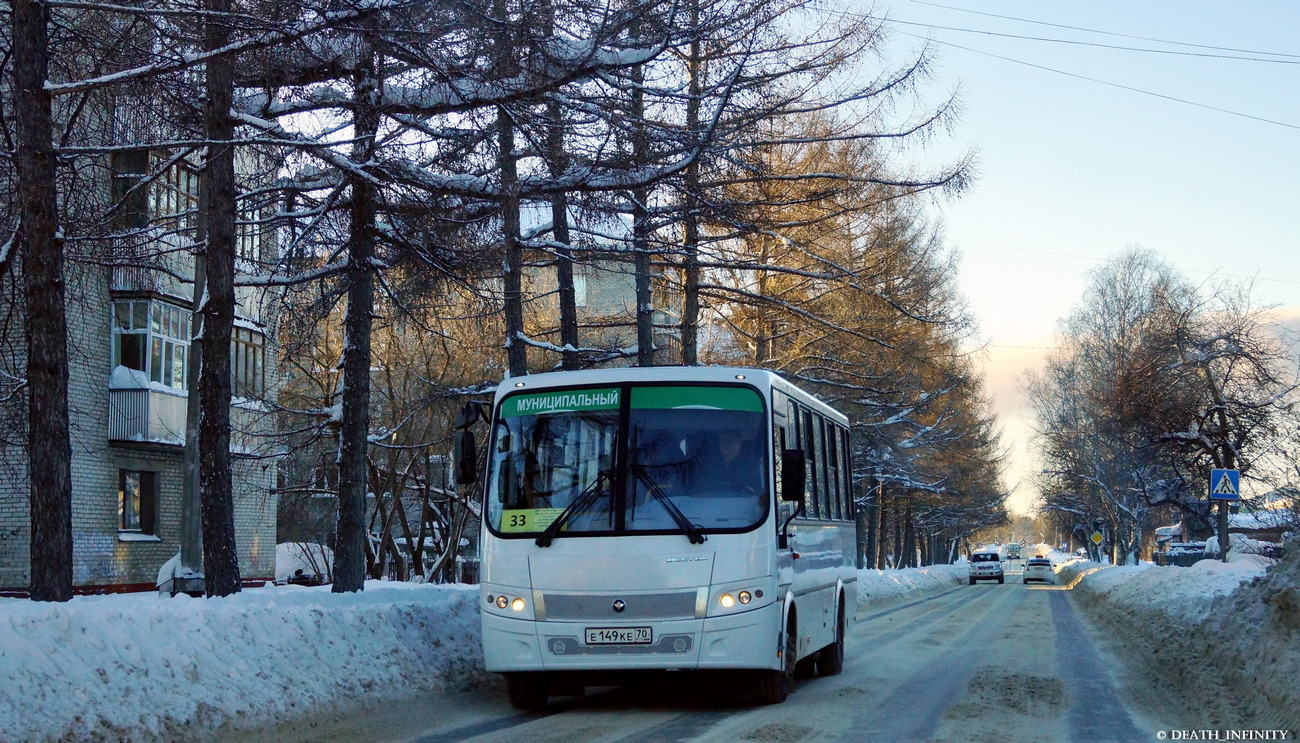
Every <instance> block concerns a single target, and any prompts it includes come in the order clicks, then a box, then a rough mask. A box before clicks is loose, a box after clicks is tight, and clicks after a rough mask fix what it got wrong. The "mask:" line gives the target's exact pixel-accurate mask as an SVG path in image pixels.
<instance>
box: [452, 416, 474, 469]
mask: <svg viewBox="0 0 1300 743" xmlns="http://www.w3.org/2000/svg"><path fill="white" fill-rule="evenodd" d="M478 419H479V414H478V408H476V407H474V403H472V402H469V403H465V407H463V408H461V409H460V412H458V413H456V422H455V423H454V424H453V426H452V427H453V428H454V429H455V433H454V434H452V438H451V449H452V451H451V458H452V460H453V461H452V467H453V468H454V469H455V472H454V474H455V476H456V484H457V485H472V484H473V483H474V481H475V480H477V479H478V451H477V449H476V447H475V445H474V431H472V430H470V426H472V425H474V423H475V421H477V420H478Z"/></svg>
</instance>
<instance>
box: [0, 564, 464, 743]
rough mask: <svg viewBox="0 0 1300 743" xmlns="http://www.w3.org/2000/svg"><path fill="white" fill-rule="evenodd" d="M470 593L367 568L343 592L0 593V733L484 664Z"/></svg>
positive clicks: (251, 713) (141, 722)
mask: <svg viewBox="0 0 1300 743" xmlns="http://www.w3.org/2000/svg"><path fill="white" fill-rule="evenodd" d="M477 598H478V592H477V588H476V587H470V586H414V585H412V584H404V583H386V582H379V581H371V582H367V584H366V590H365V591H363V592H360V593H353V594H333V593H330V591H329V588H328V587H322V588H300V587H291V586H290V587H280V588H265V589H257V590H250V591H246V592H243V593H239V594H236V595H234V596H230V597H227V598H220V599H192V598H189V597H187V596H184V595H179V596H177V597H175V598H160V597H158V596H157V595H154V594H128V595H117V596H86V597H78V598H75V599H73V600H72V601H70V602H67V603H62V604H50V603H37V602H32V601H26V600H21V599H0V667H3V668H4V669H5V670H4V673H3V676H0V720H4V732H3V735H4V736H6V737H5V740H33V741H35V740H59V739H65V740H67V739H71V740H84V739H109V740H116V739H129V740H132V741H150V740H156V741H162V740H192V739H196V738H200V737H203V736H204V734H205V733H206V734H209V735H210V734H211V732H212V731H213V730H214V729H216V728H217V727H219V726H220V725H222V724H232V722H233V724H235V725H236V726H239V725H240V724H243V723H241V722H240V721H241V720H242V721H244V723H246V724H247V726H249V727H252V726H255V725H257V724H259V723H262V724H264V723H266V722H268V721H269V720H270V719H271V718H274V717H278V716H294V715H295V714H298V713H302V712H305V711H307V710H308V709H311V708H313V707H317V706H324V705H336V704H338V703H339V702H340V701H346V700H349V699H356V698H357V697H359V696H361V695H368V696H370V697H371V698H372V699H382V698H383V697H384V696H385V695H393V696H398V695H410V694H411V693H413V692H418V691H421V690H427V689H436V688H441V687H443V686H445V685H446V684H447V683H448V682H450V681H453V680H456V681H467V680H473V678H474V677H475V676H483V675H484V672H483V670H482V660H481V658H482V654H481V652H480V651H479V641H480V634H479V621H478V611H477V606H478V601H477ZM7 736H15V737H13V738H10V737H7Z"/></svg>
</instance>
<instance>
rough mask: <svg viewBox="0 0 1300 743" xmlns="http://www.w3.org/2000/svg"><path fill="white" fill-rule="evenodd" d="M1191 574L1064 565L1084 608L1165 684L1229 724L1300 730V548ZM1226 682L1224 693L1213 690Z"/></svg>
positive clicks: (1064, 578) (1203, 565)
mask: <svg viewBox="0 0 1300 743" xmlns="http://www.w3.org/2000/svg"><path fill="white" fill-rule="evenodd" d="M1271 562H1273V561H1271V560H1267V559H1265V558H1261V557H1259V556H1256V555H1238V554H1232V555H1230V556H1229V562H1227V563H1224V562H1221V561H1218V560H1201V561H1200V562H1197V563H1195V564H1193V565H1192V566H1191V567H1156V566H1153V565H1151V564H1149V563H1145V564H1142V565H1138V566H1120V567H1108V566H1102V565H1098V564H1097V563H1095V562H1090V561H1087V560H1073V561H1070V562H1066V563H1064V564H1062V565H1061V567H1060V569H1059V575H1060V576H1061V582H1062V583H1065V584H1067V585H1069V584H1074V586H1075V589H1076V590H1077V591H1079V593H1080V597H1081V598H1082V599H1083V600H1082V601H1080V602H1079V603H1080V605H1081V606H1083V607H1085V608H1088V609H1090V610H1091V611H1092V613H1093V615H1094V616H1095V618H1097V619H1098V620H1100V621H1102V622H1103V623H1105V624H1106V625H1108V626H1109V627H1110V628H1111V629H1112V630H1114V631H1115V632H1117V633H1118V634H1120V635H1121V636H1124V637H1127V638H1129V639H1130V640H1132V641H1133V642H1134V645H1135V647H1136V648H1138V649H1140V650H1141V651H1142V652H1145V653H1147V654H1148V655H1149V656H1151V660H1152V661H1153V662H1154V663H1155V664H1157V665H1158V667H1159V668H1160V669H1161V676H1162V678H1164V679H1165V680H1167V681H1168V682H1169V683H1170V684H1171V685H1173V686H1175V687H1176V688H1179V689H1181V690H1183V691H1185V692H1186V693H1187V694H1188V695H1189V696H1195V697H1196V698H1199V699H1202V700H1204V702H1205V704H1206V705H1207V706H1208V707H1211V708H1213V709H1211V710H1210V711H1211V713H1212V714H1216V715H1218V716H1219V717H1220V718H1222V719H1223V720H1225V721H1229V720H1231V719H1232V717H1233V716H1243V719H1246V720H1248V721H1249V722H1250V723H1252V724H1255V725H1259V726H1264V727H1289V728H1292V729H1295V728H1298V727H1300V684H1297V683H1296V680H1297V679H1300V545H1294V544H1293V547H1292V549H1291V550H1290V554H1289V555H1288V557H1287V558H1286V559H1285V560H1283V561H1282V562H1280V563H1278V564H1276V565H1272V566H1271V567H1269V566H1268V565H1269V563H1271ZM1224 680H1226V685H1227V687H1228V688H1227V690H1226V693H1224V692H1216V691H1214V690H1215V689H1216V688H1219V685H1220V684H1221V683H1223V681H1224Z"/></svg>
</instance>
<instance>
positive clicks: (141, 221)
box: [109, 150, 149, 230]
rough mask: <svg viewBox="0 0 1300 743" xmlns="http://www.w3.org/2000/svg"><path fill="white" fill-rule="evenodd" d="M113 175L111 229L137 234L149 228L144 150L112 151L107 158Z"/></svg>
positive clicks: (147, 167) (146, 169) (147, 173)
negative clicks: (147, 226) (132, 231)
mask: <svg viewBox="0 0 1300 743" xmlns="http://www.w3.org/2000/svg"><path fill="white" fill-rule="evenodd" d="M109 160H110V167H111V168H112V171H113V186H112V195H113V209H114V211H113V226H114V228H115V229H118V230H138V229H141V228H143V227H145V226H146V225H147V224H149V187H148V185H146V184H145V182H144V180H145V178H146V177H147V176H148V175H149V151H148V150H115V151H114V152H113V154H112V155H111V156H110V158H109Z"/></svg>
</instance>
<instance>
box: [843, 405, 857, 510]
mask: <svg viewBox="0 0 1300 743" xmlns="http://www.w3.org/2000/svg"><path fill="white" fill-rule="evenodd" d="M840 482H842V483H843V485H842V487H843V489H844V518H846V519H849V520H853V518H854V515H855V514H856V512H857V506H856V504H855V503H854V500H853V460H852V459H851V458H850V456H849V429H847V428H841V429H840Z"/></svg>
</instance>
